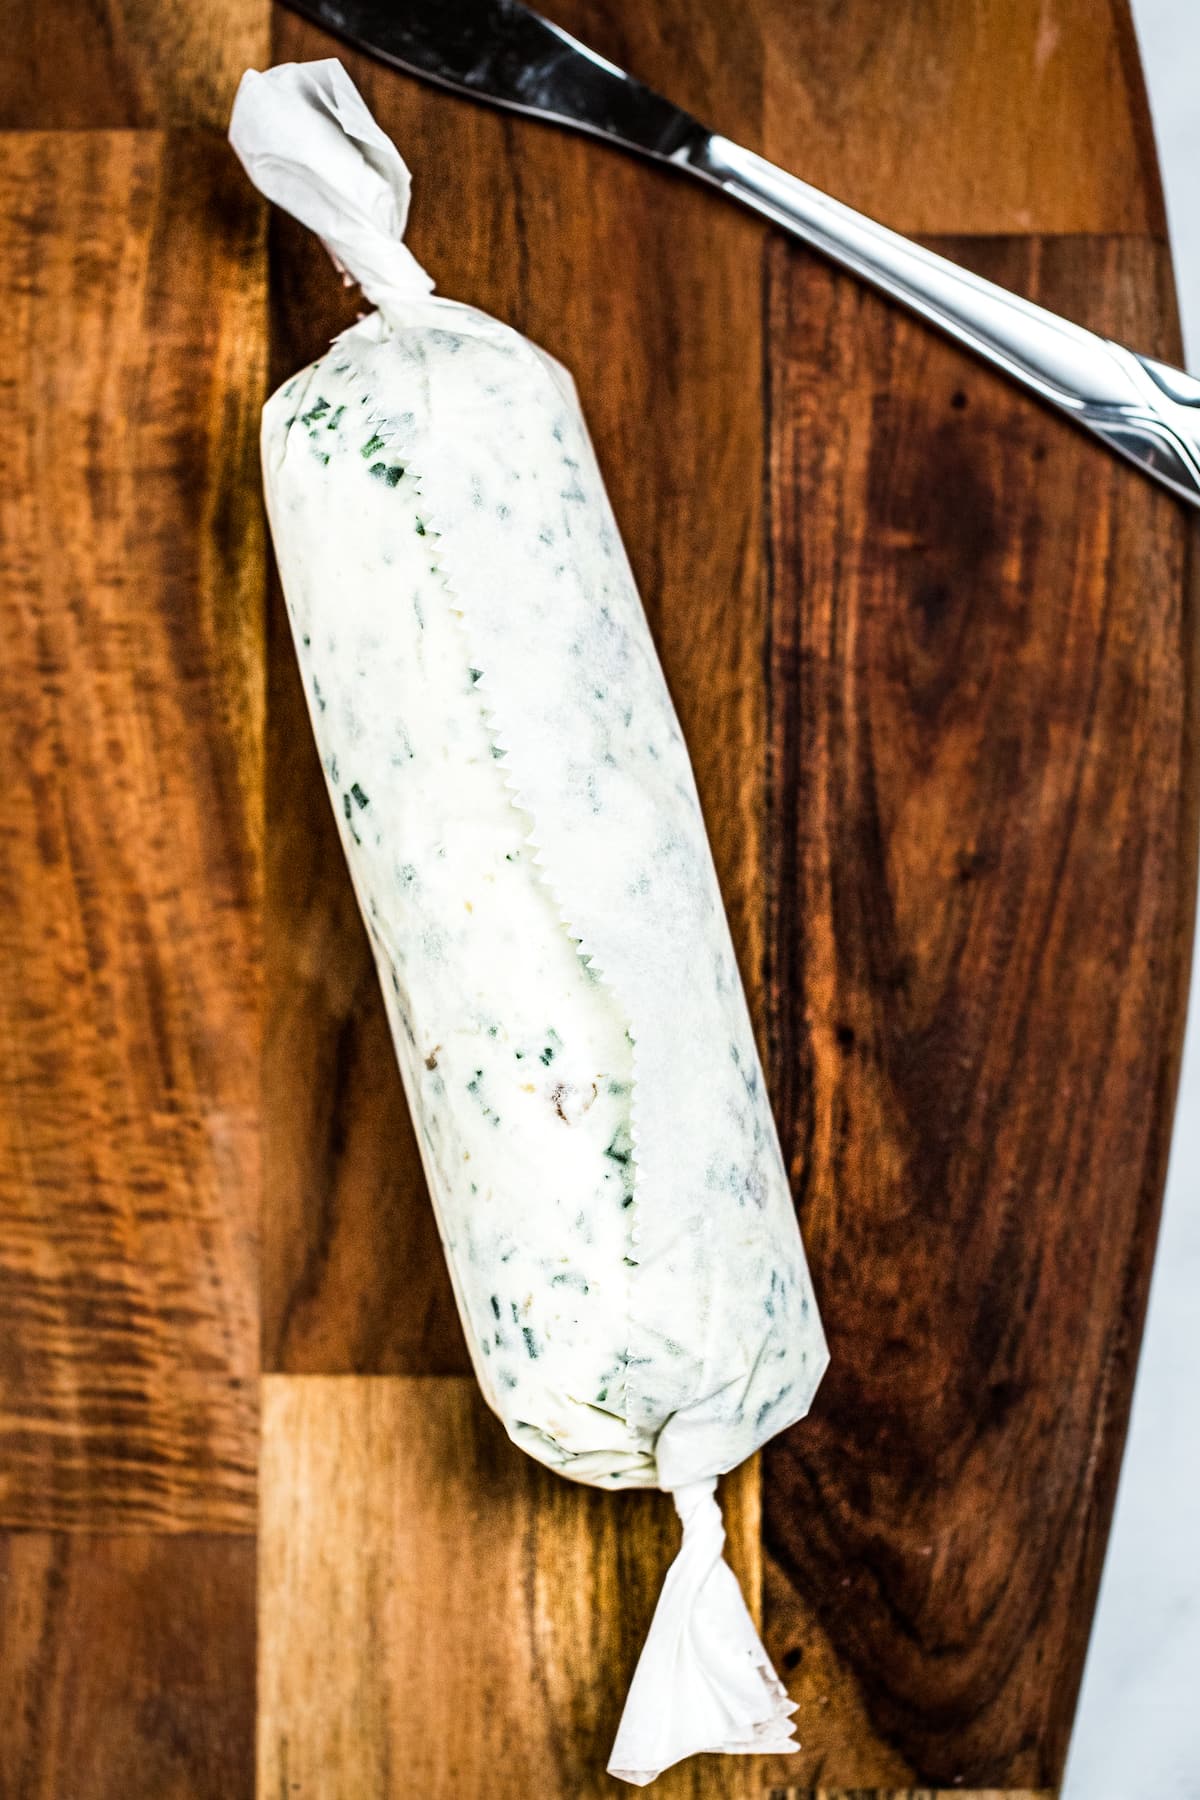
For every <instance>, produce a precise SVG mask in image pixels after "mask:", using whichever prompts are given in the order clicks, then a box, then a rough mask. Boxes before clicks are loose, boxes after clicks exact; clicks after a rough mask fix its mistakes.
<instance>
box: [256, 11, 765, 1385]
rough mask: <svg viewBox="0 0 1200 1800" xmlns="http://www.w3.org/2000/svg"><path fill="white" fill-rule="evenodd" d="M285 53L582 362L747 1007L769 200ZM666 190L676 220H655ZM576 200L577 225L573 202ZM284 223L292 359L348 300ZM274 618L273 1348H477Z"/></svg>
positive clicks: (440, 242)
mask: <svg viewBox="0 0 1200 1800" xmlns="http://www.w3.org/2000/svg"><path fill="white" fill-rule="evenodd" d="M685 16H686V17H690V16H692V14H691V9H690V7H689V6H686V5H685V4H684V0H673V7H672V6H659V7H658V8H656V9H654V16H653V17H652V18H648V19H646V20H645V21H644V23H643V22H638V23H637V24H636V25H635V24H634V23H633V22H632V21H631V22H630V24H629V26H628V35H627V47H628V48H629V50H630V52H631V53H633V52H635V51H637V50H638V49H639V47H640V48H642V49H644V50H645V52H646V54H647V56H648V57H649V56H651V55H652V54H653V53H654V52H655V49H656V46H661V44H662V43H663V42H664V41H666V42H671V41H677V40H678V38H679V33H680V29H681V23H682V21H683V19H684V18H685ZM672 21H673V24H672ZM724 36H725V34H722V33H719V32H717V31H715V30H710V31H708V32H707V33H706V34H701V35H700V38H699V41H698V44H697V46H696V47H695V48H694V52H693V53H694V55H696V56H699V55H700V54H701V53H703V54H704V55H705V56H707V57H708V58H709V59H710V69H711V80H712V84H713V86H714V90H716V89H720V90H721V92H722V104H723V110H724V112H725V113H726V114H727V115H729V116H730V117H733V118H734V119H735V120H736V121H738V122H740V123H742V124H745V125H746V126H747V127H749V125H750V124H751V123H752V122H753V120H754V118H755V117H756V116H757V105H758V71H757V65H756V63H755V60H754V58H753V56H752V55H750V53H749V52H748V51H744V52H743V54H742V57H741V60H740V61H739V60H738V59H737V58H736V57H735V58H733V59H730V60H729V61H728V62H727V63H724V64H723V63H722V62H721V59H720V55H719V52H720V48H721V44H722V41H723V39H724ZM641 38H644V40H645V41H644V43H641V42H640V39H641ZM274 53H275V55H276V57H280V58H287V59H289V60H302V59H307V58H311V57H317V56H323V55H331V54H335V53H336V54H342V55H343V56H344V59H345V60H346V62H347V65H348V67H349V68H350V70H351V73H352V74H353V76H354V79H355V80H356V82H358V83H359V85H360V86H361V88H362V90H363V92H364V94H365V95H366V97H367V100H368V103H369V104H370V105H371V106H372V108H373V110H375V112H376V113H377V116H378V118H379V120H380V123H381V125H382V126H383V128H384V130H385V131H387V132H389V133H390V134H391V135H393V136H394V137H395V139H396V141H397V142H398V143H399V144H400V146H401V148H402V149H404V148H405V147H408V148H410V149H412V152H413V160H414V163H415V164H416V169H415V201H414V210H413V219H412V229H411V232H410V234H409V241H410V242H411V244H412V247H413V249H414V251H415V253H416V254H417V255H418V256H419V257H420V258H421V259H422V260H423V261H424V262H425V263H426V265H427V266H428V268H429V269H430V270H431V271H432V272H433V273H434V274H435V275H436V278H437V280H438V284H439V287H440V289H441V291H442V292H444V293H447V294H450V295H453V296H454V297H456V298H461V299H466V300H470V301H472V302H474V303H476V304H478V305H480V306H482V307H484V308H485V309H487V310H489V311H492V312H495V313H496V314H498V315H499V316H500V317H502V318H505V319H507V320H509V321H510V322H511V323H512V324H514V325H516V326H517V327H518V328H519V329H520V330H522V331H525V332H527V333H528V334H529V335H530V336H532V337H533V338H534V339H535V340H536V341H537V342H539V343H541V344H544V345H545V346H546V348H548V349H549V350H551V351H552V352H553V353H554V354H555V355H557V356H559V357H561V358H562V359H563V360H564V361H565V362H566V363H567V364H568V366H569V367H571V368H573V370H574V371H575V373H576V375H577V378H578V384H579V387H580V391H581V395H582V399H583V403H584V408H585V411H586V414H587V417H588V422H589V426H590V428H591V431H592V434H593V437H594V439H595V441H596V445H597V449H598V452H599V455H600V460H601V463H602V466H603V467H604V470H605V474H606V477H607V479H608V483H609V489H610V493H611V495H612V499H613V504H614V506H615V508H616V512H617V517H618V519H619V520H620V522H621V525H622V528H623V531H624V533H625V538H626V543H627V545H628V547H629V551H630V554H631V557H632V559H633V563H634V567H635V571H636V573H637V576H638V578H639V581H640V584H641V589H642V593H643V596H644V598H645V600H646V604H647V608H648V610H649V612H650V616H651V621H652V624H653V625H654V627H655V631H656V635H657V638H658V643H659V648H660V651H661V654H662V658H663V662H664V666H665V668H666V671H667V675H668V679H669V681H670V683H671V686H672V690H673V692H674V695H675V700H676V704H677V706H678V709H679V712H680V715H681V718H682V720H683V725H684V729H685V731H686V732H687V733H688V736H689V740H690V742H691V745H692V751H693V760H694V762H695V765H696V772H697V779H698V781H699V784H700V789H701V794H702V796H703V798H704V800H705V802H706V806H707V813H708V819H709V825H710V832H711V835H712V839H713V849H714V854H715V856H716V860H717V865H718V870H719V872H720V874H721V877H722V884H723V888H724V892H725V897H726V901H727V904H728V905H729V908H730V912H731V916H732V921H733V927H734V936H735V941H736V943H737V946H738V949H739V952H740V954H741V958H742V965H743V968H744V970H745V971H746V974H747V977H748V980H749V983H750V986H751V990H752V992H751V999H752V1004H754V1005H756V1006H757V1004H758V998H759V995H758V987H757V970H758V968H759V966H760V963H761V933H760V931H759V929H758V925H757V920H758V913H759V907H758V902H757V898H756V895H757V891H758V888H759V886H760V877H759V869H760V860H761V852H760V847H759V816H760V811H761V783H760V770H761V767H762V763H763V756H764V750H763V744H764V737H763V692H762V679H761V672H760V644H761V638H762V629H761V617H762V595H761V538H762V532H761V519H760V504H761V483H760V481H759V478H758V471H759V469H760V467H761V461H762V407H761V393H762V374H761V363H762V344H761V335H760V313H761V305H760V289H761V263H760V247H761V241H762V233H761V229H760V227H759V226H758V225H757V224H756V223H755V221H754V220H752V219H750V218H749V217H742V216H741V215H740V214H739V213H737V212H736V211H734V210H732V209H730V208H713V207H712V205H711V203H710V200H709V197H708V196H707V195H705V194H704V193H703V192H701V191H700V190H698V189H697V190H696V191H694V192H693V191H692V190H690V189H685V188H684V187H683V186H681V185H680V184H679V183H676V182H673V181H672V180H671V178H670V177H669V176H666V175H664V174H662V173H660V172H659V171H657V170H654V169H650V168H648V167H642V166H641V165H639V164H637V163H635V162H633V161H631V160H629V159H627V158H620V157H617V156H612V155H608V156H605V154H604V153H603V152H602V151H601V152H599V153H597V151H596V150H595V148H594V147H593V146H591V145H589V144H587V143H586V142H584V141H583V140H582V139H575V138H570V137H565V136H562V135H557V134H554V133H552V132H549V131H538V130H536V129H532V128H528V127H525V128H522V127H520V126H519V124H518V123H517V122H514V121H512V120H508V119H505V118H503V117H502V116H500V115H498V114H494V113H490V112H487V111H485V110H483V109H481V108H479V107H472V106H469V105H467V104H465V103H461V102H457V101H454V100H453V99H452V98H450V97H448V96H446V95H444V94H436V93H433V92H431V91H430V90H428V89H425V88H423V87H421V86H419V85H418V84H416V83H413V82H403V81H397V80H395V79H394V78H393V77H392V76H391V75H389V74H387V73H386V72H384V71H381V70H380V69H379V68H378V67H377V66H375V65H372V64H370V63H368V62H367V61H366V60H365V59H362V58H355V57H353V56H350V55H349V54H348V53H346V52H344V51H343V50H342V49H341V48H340V47H339V46H338V45H337V44H335V42H334V41H333V40H332V39H330V38H328V37H325V36H323V35H322V34H320V33H318V32H316V31H315V30H314V29H313V28H311V27H309V26H307V25H304V24H302V23H301V22H300V21H298V20H296V19H294V18H293V17H292V16H291V15H290V14H286V13H283V12H280V13H278V14H277V15H276V35H275V44H274ZM659 53H660V54H661V50H660V51H659ZM414 147H415V148H414ZM598 154H599V156H600V158H601V162H602V173H603V180H602V181H598V179H597V162H596V159H597V155H598ZM668 211H669V216H670V219H671V230H670V233H669V234H666V233H663V232H662V231H661V229H660V221H661V220H662V218H663V217H664V216H666V215H667V213H668ZM581 217H586V220H587V229H586V230H580V229H579V228H578V223H577V221H578V219H579V218H581ZM272 242H273V251H272V375H273V379H275V380H282V379H284V377H285V376H287V375H288V374H290V373H292V372H293V370H294V369H295V368H296V367H298V366H300V365H301V364H303V363H304V362H305V361H306V360H308V359H309V358H311V357H312V356H313V355H315V354H317V353H318V352H319V350H320V349H321V347H322V345H323V344H324V343H326V342H327V340H328V338H329V336H330V335H332V333H333V332H334V331H336V330H337V329H339V328H340V327H342V326H344V325H345V324H347V323H348V322H349V321H350V320H351V319H352V318H353V317H354V314H355V311H356V308H357V306H358V305H359V304H360V303H359V301H358V300H357V298H356V297H355V296H354V295H347V294H346V293H345V291H344V290H343V289H342V288H341V287H340V285H339V283H338V282H337V280H336V278H335V277H334V275H333V273H332V271H331V269H330V267H329V263H328V259H327V258H326V257H325V255H324V252H323V251H322V250H321V249H320V247H319V246H318V245H317V244H316V243H315V242H314V240H313V239H312V238H311V237H310V236H308V235H307V234H305V233H303V232H301V231H300V229H299V228H298V227H293V226H291V225H290V224H289V223H288V222H287V221H286V220H279V221H277V222H276V224H275V225H274V226H273V239H272ZM615 270H619V271H620V278H619V279H615V278H614V273H613V272H614V271H615ZM731 319H733V320H736V321H737V326H736V329H734V330H730V329H728V322H729V321H730V320H731ZM273 620H274V624H273V631H272V640H271V674H270V681H271V687H270V702H269V713H270V733H269V748H268V764H267V806H268V816H269V820H270V844H271V852H270V855H271V861H270V866H269V871H268V882H267V901H266V916H267V942H268V946H269V961H268V970H267V986H268V1009H269V1015H268V1035H267V1051H266V1058H267V1060H266V1071H267V1073H266V1079H265V1088H264V1091H265V1094H266V1096H267V1106H266V1130H267V1151H266V1156H267V1162H266V1184H265V1192H266V1201H265V1215H264V1259H263V1306H264V1360H265V1366H266V1367H268V1368H273V1369H277V1370H290V1371H295V1372H301V1371H307V1372H322V1371H328V1372H334V1371H339V1370H358V1371H364V1372H388V1371H396V1372H400V1373H448V1372H455V1371H458V1372H463V1373H465V1372H466V1370H467V1368H468V1364H467V1362H466V1358H465V1351H464V1348H463V1346H462V1341H461V1336H460V1333H459V1330H458V1326H457V1322H456V1319H455V1316H454V1312H453V1301H452V1298H451V1295H450V1289H449V1282H448V1278H447V1276H446V1274H445V1270H444V1267H443V1262H442V1257H441V1254H440V1251H439V1249H438V1246H437V1241H436V1237H435V1235H434V1230H433V1225H432V1221H431V1218H430V1213H429V1205H428V1200H427V1198H426V1195H425V1189H424V1182H423V1179H422V1176H421V1173H420V1169H419V1165H418V1162H417V1154H416V1148H415V1145H414V1143H413V1140H412V1135H411V1130H410V1128H409V1125H408V1121H407V1117H406V1113H405V1109H404V1101H403V1097H402V1094H401V1090H400V1084H399V1078H398V1076H397V1074H396V1072H395V1069H394V1067H393V1059H392V1057H391V1054H390V1052H389V1051H388V1049H387V1033H386V1026H385V1023H384V1020H383V1013H382V1006H381V1003H380V1001H379V998H378V995H377V993H376V988H375V977H374V974H373V971H372V969H371V966H370V958H369V953H368V949H367V944H366V939H365V934H364V932H363V930H362V927H361V925H360V923H359V921H358V918H357V913H356V910H355V906H354V900H353V895H352V893H351V890H350V884H349V879H348V877H347V876H346V874H345V872H344V870H343V868H342V864H341V857H340V853H339V851H338V847H337V840H336V834H335V833H334V831H333V827H332V821H331V820H330V818H329V807H328V801H327V799H326V797H325V793H324V786H323V783H322V781H321V779H320V775H319V771H318V768H317V763H316V758H315V753H314V752H313V750H312V748H311V744H310V733H309V729H308V724H307V719H306V717H305V714H304V708H303V697H302V695H301V693H300V689H299V685H298V682H297V680H296V677H295V675H294V671H293V667H292V661H293V659H292V654H291V650H290V646H289V643H288V639H287V632H286V620H285V619H284V618H283V617H282V611H281V608H280V607H279V606H278V605H277V606H276V609H275V612H274V614H273ZM760 1017H761V1014H760Z"/></svg>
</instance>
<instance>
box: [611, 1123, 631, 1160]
mask: <svg viewBox="0 0 1200 1800" xmlns="http://www.w3.org/2000/svg"><path fill="white" fill-rule="evenodd" d="M604 1154H605V1156H610V1157H611V1158H612V1160H613V1161H614V1162H616V1163H621V1164H622V1165H624V1164H625V1163H627V1162H629V1161H630V1159H631V1158H632V1156H633V1138H632V1136H631V1135H630V1130H629V1127H628V1125H625V1124H621V1125H618V1126H617V1129H616V1130H615V1131H614V1132H613V1137H612V1142H611V1143H610V1144H609V1146H608V1148H607V1149H606V1150H605V1152H604Z"/></svg>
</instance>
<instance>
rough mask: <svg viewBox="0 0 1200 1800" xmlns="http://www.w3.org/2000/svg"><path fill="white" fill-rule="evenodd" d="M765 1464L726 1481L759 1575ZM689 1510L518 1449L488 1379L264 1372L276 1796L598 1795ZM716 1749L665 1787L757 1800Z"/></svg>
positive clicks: (669, 1795) (266, 1590)
mask: <svg viewBox="0 0 1200 1800" xmlns="http://www.w3.org/2000/svg"><path fill="white" fill-rule="evenodd" d="M756 1493H757V1487H756V1482H755V1480H754V1475H753V1469H752V1467H747V1468H746V1469H743V1470H741V1471H739V1472H738V1473H737V1474H736V1475H734V1476H732V1477H729V1478H728V1479H727V1480H726V1481H725V1482H724V1483H723V1484H722V1501H723V1505H724V1509H725V1521H726V1528H727V1531H728V1534H729V1549H728V1554H729V1558H730V1561H731V1563H732V1564H733V1565H734V1567H735V1568H736V1570H737V1572H738V1574H739V1576H740V1577H741V1578H742V1580H743V1583H744V1585H745V1590H746V1592H747V1593H748V1594H753V1593H755V1592H756V1590H757V1586H758V1554H759V1553H758V1513H757V1506H756ZM677 1547H678V1526H677V1524H676V1521H675V1517H674V1511H673V1508H672V1506H671V1503H670V1501H669V1500H668V1499H667V1497H666V1496H665V1495H663V1494H653V1493H642V1494H637V1493H627V1494H607V1493H598V1492H596V1491H595V1490H593V1489H589V1488H583V1487H578V1486H575V1485H574V1484H572V1483H570V1482H566V1481H564V1480H562V1478H561V1477H560V1476H558V1475H555V1474H553V1473H552V1472H551V1471H549V1470H547V1469H544V1468H542V1467H541V1466H540V1465H539V1464H537V1463H535V1462H533V1461H532V1459H530V1458H529V1457H526V1456H522V1455H520V1454H519V1453H518V1452H517V1451H516V1450H515V1449H514V1448H513V1446H512V1445H511V1444H510V1443H509V1441H508V1439H507V1437H506V1436H505V1434H504V1432H503V1430H502V1428H501V1427H500V1425H499V1424H498V1422H497V1421H496V1420H495V1419H494V1418H492V1416H491V1414H490V1413H488V1411H487V1410H486V1408H485V1407H484V1405H483V1402H482V1400H481V1398H480V1396H479V1392H478V1389H477V1388H476V1386H475V1383H474V1381H473V1380H471V1379H466V1378H464V1379H452V1378H447V1377H442V1378H424V1379H422V1378H410V1379H402V1378H397V1377H385V1378H382V1379H380V1378H354V1377H346V1376H342V1377H322V1376H307V1377H302V1376H269V1377H267V1378H266V1379H265V1380H264V1383H263V1452H262V1518H261V1527H260V1572H259V1618H260V1630H261V1649H260V1656H259V1732H258V1781H259V1792H260V1793H262V1794H264V1795H267V1794H269V1795H274V1794H277V1793H279V1794H282V1793H289V1794H291V1793H297V1794H326V1793H330V1792H332V1791H334V1789H333V1787H332V1785H331V1784H334V1783H336V1791H337V1792H338V1793H341V1794H346V1795H360V1794H361V1795H363V1796H367V1795H371V1796H375V1795H380V1796H384V1795H392V1794H397V1793H400V1792H404V1793H412V1794H420V1795H421V1797H422V1800H466V1797H467V1796H471V1797H472V1800H474V1797H475V1796H480V1797H482V1796H483V1795H485V1794H486V1795H487V1796H488V1800H525V1796H527V1795H529V1794H536V1795H537V1796H538V1800H594V1797H596V1796H600V1795H604V1796H606V1797H609V1796H617V1795H620V1794H622V1793H625V1792H627V1789H626V1788H625V1787H624V1786H623V1784H621V1783H620V1782H616V1781H612V1780H610V1779H609V1777H608V1776H606V1775H605V1773H604V1766H605V1763H606V1762H607V1760H608V1755H609V1751H610V1749H611V1746H612V1738H613V1734H614V1733H615V1730H616V1726H617V1722H618V1720H619V1718H620V1712H621V1707H622V1704H623V1702H624V1696H625V1691H626V1688H627V1685H628V1682H629V1678H630V1676H631V1675H632V1673H633V1667H634V1663H635V1662H636V1660H637V1656H638V1653H639V1650H640V1648H641V1643H642V1640H643V1638H644V1635H645V1632H646V1628H647V1626H648V1625H649V1622H650V1617H651V1614H652V1612H653V1610H654V1605H655V1602H656V1600H657V1597H658V1589H659V1585H660V1583H661V1579H662V1576H663V1574H664V1573H665V1570H666V1568H667V1565H668V1564H669V1562H670V1561H671V1559H672V1557H673V1556H674V1554H675V1550H676V1548H677ZM752 1777H754V1763H753V1761H743V1760H742V1759H740V1758H728V1757H701V1758H695V1759H693V1760H692V1761H691V1762H690V1763H688V1764H686V1765H684V1766H682V1767H681V1768H680V1769H678V1770H676V1771H675V1772H674V1773H673V1774H671V1775H667V1776H664V1777H663V1778H662V1780H661V1781H660V1782H658V1783H656V1784H655V1790H654V1791H655V1794H656V1795H658V1794H662V1795H663V1796H664V1800H740V1797H741V1796H743V1795H748V1794H750V1793H752V1792H757V1791H759V1785H760V1784H759V1783H758V1781H757V1778H756V1777H754V1779H753V1781H752V1784H751V1785H747V1782H751V1778H752Z"/></svg>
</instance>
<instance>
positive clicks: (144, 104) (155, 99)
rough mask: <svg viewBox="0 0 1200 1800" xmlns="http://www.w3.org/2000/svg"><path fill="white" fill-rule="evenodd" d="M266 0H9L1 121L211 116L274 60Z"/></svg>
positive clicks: (220, 120) (176, 120) (220, 116)
mask: <svg viewBox="0 0 1200 1800" xmlns="http://www.w3.org/2000/svg"><path fill="white" fill-rule="evenodd" d="M268 12H269V8H268V4H267V0H186V4H183V3H181V0H173V4H170V5H163V3H162V0H8V4H7V5H6V6H5V10H4V27H5V46H4V52H5V53H4V56H3V58H2V59H0V130H3V129H7V130H10V131H11V130H20V129H24V130H33V131H48V130H52V129H54V128H55V127H58V128H80V127H85V126H95V127H98V128H102V129H103V128H108V129H114V128H117V127H120V126H130V125H132V126H143V127H155V126H166V125H213V126H217V127H221V128H223V127H224V126H225V125H226V124H227V122H228V119H229V109H230V107H231V106H232V104H233V96H234V92H235V90H236V88H237V84H238V81H239V80H240V78H241V74H242V71H243V69H246V68H251V67H253V68H263V67H265V66H266V57H267V42H268Z"/></svg>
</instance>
